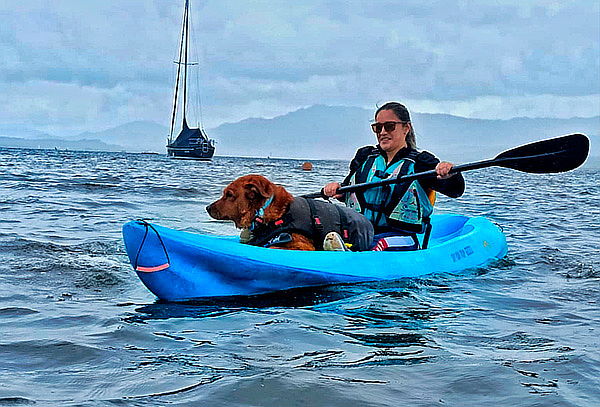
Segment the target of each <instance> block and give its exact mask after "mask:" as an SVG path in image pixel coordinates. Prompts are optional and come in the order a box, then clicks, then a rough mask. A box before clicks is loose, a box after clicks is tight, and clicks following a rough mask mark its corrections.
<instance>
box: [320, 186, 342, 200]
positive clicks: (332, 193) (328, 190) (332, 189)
mask: <svg viewBox="0 0 600 407" xmlns="http://www.w3.org/2000/svg"><path fill="white" fill-rule="evenodd" d="M341 186H342V185H341V184H340V183H339V182H330V183H329V184H327V185H325V186H324V187H323V194H324V195H325V196H328V197H330V198H336V199H340V198H342V196H343V195H342V194H337V193H336V192H337V190H338V189H339V188H340V187H341Z"/></svg>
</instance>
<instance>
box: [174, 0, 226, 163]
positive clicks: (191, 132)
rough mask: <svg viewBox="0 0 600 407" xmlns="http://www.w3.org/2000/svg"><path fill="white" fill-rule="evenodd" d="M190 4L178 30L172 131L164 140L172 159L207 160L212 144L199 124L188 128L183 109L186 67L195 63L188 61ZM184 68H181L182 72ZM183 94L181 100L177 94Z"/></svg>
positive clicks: (187, 0)
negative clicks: (178, 125) (179, 114)
mask: <svg viewBox="0 0 600 407" xmlns="http://www.w3.org/2000/svg"><path fill="white" fill-rule="evenodd" d="M189 31H190V1H189V0H185V7H184V11H183V24H182V28H181V42H180V44H179V59H178V61H177V62H176V64H177V79H176V81H175V90H174V96H173V112H172V114H171V130H170V133H169V137H168V139H167V156H169V157H171V158H186V159H195V160H210V159H211V158H212V156H213V155H214V154H215V141H214V140H212V139H210V138H209V137H208V135H207V134H206V131H205V130H204V128H203V126H202V123H199V126H198V127H190V126H188V123H187V117H186V110H187V99H188V86H187V82H188V66H190V65H195V63H190V62H188V54H189V43H190V35H189ZM182 68H183V69H182ZM181 92H182V93H183V96H182V97H181V99H182V100H180V93H181ZM179 107H181V112H182V124H181V131H180V132H179V135H177V137H175V138H174V137H173V134H174V130H175V122H176V121H177V111H178V108H179Z"/></svg>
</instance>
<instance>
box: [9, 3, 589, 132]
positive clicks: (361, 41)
mask: <svg viewBox="0 0 600 407" xmlns="http://www.w3.org/2000/svg"><path fill="white" fill-rule="evenodd" d="M181 7H182V2H181V1H164V0H154V1H149V0H128V1H116V0H109V1H106V0H86V1H85V2H82V1H78V0H56V1H52V2H48V1H44V0H28V1H27V2H4V3H0V16H1V18H2V21H3V24H2V27H1V28H0V56H1V57H0V86H1V87H2V89H3V90H5V91H6V92H9V93H8V94H5V95H4V96H3V97H4V100H5V102H6V103H8V104H9V105H10V106H9V107H8V108H7V110H8V111H10V112H11V113H12V116H11V117H12V119H11V117H7V114H6V113H5V114H0V117H1V118H2V119H3V120H16V118H22V119H23V120H25V119H29V120H28V121H29V122H32V121H35V122H36V123H37V122H40V123H43V122H44V121H46V125H52V126H56V127H59V126H60V125H61V123H62V124H63V125H64V126H67V127H68V126H71V127H72V126H75V125H76V124H75V123H77V125H79V126H81V127H82V130H86V129H88V128H89V127H92V128H89V129H90V130H98V128H97V126H101V125H102V123H104V121H107V122H106V126H105V127H109V126H110V125H116V124H121V123H123V122H126V121H129V120H143V119H151V120H155V121H158V122H161V123H165V122H166V121H168V118H169V116H170V112H169V110H170V103H171V98H172V95H171V87H172V84H173V82H174V76H175V73H174V72H175V69H176V67H175V65H174V64H173V63H172V61H173V60H174V59H176V54H177V45H178V40H179V30H180V23H181V22H180V20H181V13H182V9H181ZM192 7H193V10H192V22H193V26H194V37H195V39H196V40H197V41H194V44H195V45H194V46H193V51H194V52H193V54H194V56H193V59H194V61H197V62H199V65H198V68H199V74H198V75H199V76H198V82H199V83H200V84H201V89H202V92H201V93H202V101H203V106H204V116H205V117H206V120H207V125H209V126H215V125H218V124H219V123H220V122H222V121H231V120H240V119H243V118H245V117H248V116H273V115H276V114H281V113H285V112H287V111H289V110H294V109H296V108H298V107H302V106H307V105H312V104H317V103H321V104H331V105H346V106H369V107H371V106H373V105H374V104H375V103H377V102H379V101H382V100H390V99H400V100H404V101H411V102H410V103H414V104H415V106H414V107H413V109H414V110H420V111H423V109H433V110H435V111H442V110H443V112H445V113H453V112H464V114H466V115H469V116H471V117H475V116H477V115H479V117H489V118H493V117H506V116H509V117H512V116H519V115H523V114H526V115H535V116H555V115H564V114H567V113H565V112H567V111H568V112H569V113H568V114H570V115H580V116H589V115H593V114H600V106H598V104H597V103H594V101H595V100H599V98H600V79H599V77H600V45H599V42H598V40H597V39H598V37H599V36H600V22H599V18H598V16H599V15H600V4H598V3H597V2H593V1H589V0H574V1H569V2H564V1H557V0H507V1H503V2H500V3H499V2H481V1H475V0H444V1H442V0H436V1H428V2H423V1H422V0H404V1H402V2H399V1H385V0H378V1H374V2H367V1H359V0H351V1H340V0H336V1H331V0H305V1H302V2H292V3H291V2H289V1H284V0H270V1H266V0H264V1H263V0H253V1H250V2H248V1H242V0H219V1H210V0H209V1H202V2H200V1H192ZM192 78H193V81H196V79H195V77H192ZM78 100H79V101H80V103H77V101H78ZM60 105H63V110H64V109H65V107H68V108H69V112H65V111H62V112H61V111H60V109H57V108H56V107H55V106H60ZM421 107H422V108H421ZM34 114H35V116H34ZM109 122H110V123H109ZM65 128H66V127H65Z"/></svg>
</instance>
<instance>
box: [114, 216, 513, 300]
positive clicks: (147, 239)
mask: <svg viewBox="0 0 600 407" xmlns="http://www.w3.org/2000/svg"><path fill="white" fill-rule="evenodd" d="M431 223H432V233H431V238H430V241H429V248H428V249H426V250H417V251H407V252H357V253H354V252H326V251H311V252H308V251H296V250H275V249H266V248H262V247H255V246H249V245H244V244H241V243H239V239H238V238H237V237H224V236H210V235H202V234H195V233H189V232H182V231H177V230H174V229H169V228H166V227H161V226H158V225H153V224H149V223H146V222H142V221H131V222H128V223H126V224H125V225H124V226H123V240H124V243H125V248H126V251H127V255H128V257H129V260H130V262H131V264H132V266H133V267H134V269H135V271H136V273H137V275H138V277H139V278H140V280H141V281H142V282H143V283H144V285H146V287H147V288H148V289H149V290H150V291H151V292H152V293H153V294H154V295H156V296H157V297H158V298H160V299H162V300H167V301H185V300H191V299H196V298H205V297H223V296H234V295H242V296H244V295H246V296H247V295H256V294H264V293H268V292H272V291H279V290H287V289H291V288H299V287H309V286H319V285H328V284H338V283H354V282H366V281H377V280H396V279H400V278H406V277H420V276H423V275H427V274H432V273H458V272H461V271H463V270H467V269H472V268H477V267H483V266H485V265H487V264H489V263H490V262H493V261H495V260H499V259H501V258H503V257H504V256H505V255H506V252H507V246H506V238H505V236H504V234H503V233H502V232H501V231H500V229H499V228H498V226H496V225H495V224H493V223H492V222H490V221H489V220H487V219H485V218H482V217H474V218H469V217H466V216H461V215H434V216H433V217H432V220H431Z"/></svg>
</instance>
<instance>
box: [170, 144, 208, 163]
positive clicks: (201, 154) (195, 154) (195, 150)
mask: <svg viewBox="0 0 600 407" xmlns="http://www.w3.org/2000/svg"><path fill="white" fill-rule="evenodd" d="M214 154H215V148H214V147H213V146H206V147H204V146H199V147H169V146H167V156H168V157H169V158H179V159H187V160H210V159H212V157H213V155H214Z"/></svg>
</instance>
